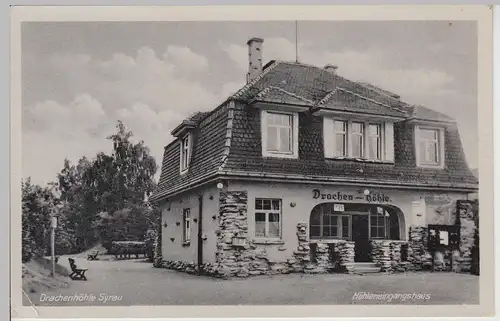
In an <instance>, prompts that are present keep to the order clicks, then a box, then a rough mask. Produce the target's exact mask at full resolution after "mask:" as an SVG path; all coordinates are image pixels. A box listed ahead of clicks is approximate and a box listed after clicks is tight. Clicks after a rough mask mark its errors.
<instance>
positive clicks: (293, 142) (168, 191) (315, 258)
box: [151, 38, 478, 276]
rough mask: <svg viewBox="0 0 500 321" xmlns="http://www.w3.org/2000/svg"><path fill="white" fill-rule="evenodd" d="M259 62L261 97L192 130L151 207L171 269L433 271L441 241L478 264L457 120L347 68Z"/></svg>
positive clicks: (211, 115)
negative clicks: (347, 74) (352, 76)
mask: <svg viewBox="0 0 500 321" xmlns="http://www.w3.org/2000/svg"><path fill="white" fill-rule="evenodd" d="M248 49H249V72H248V74H247V84H246V85H245V86H244V87H243V88H241V89H240V90H238V91H237V92H236V93H235V94H234V95H232V96H230V97H228V98H227V99H226V100H225V101H224V102H223V103H222V104H220V105H219V106H218V107H217V108H215V109H213V110H212V111H210V112H199V113H196V114H195V115H193V116H191V117H189V118H188V119H186V120H185V121H183V122H182V123H181V124H179V125H178V126H177V127H176V128H175V129H174V130H173V131H172V135H173V136H175V137H176V139H175V140H174V141H173V142H171V143H170V144H169V145H168V146H166V147H165V152H164V158H163V164H162V168H161V177H160V181H159V186H158V189H157V191H156V192H155V193H154V194H153V195H152V197H151V200H152V201H154V202H157V203H158V204H160V206H161V209H162V210H161V212H162V231H161V234H162V244H161V245H162V254H163V259H164V260H165V261H166V263H165V264H166V265H167V267H171V268H176V269H181V270H187V271H188V272H189V271H191V272H194V271H200V273H201V272H203V273H210V274H220V275H222V274H224V275H238V276H247V275H255V274H264V273H280V272H283V273H287V272H293V271H295V272H310V273H314V272H318V273H320V272H326V271H332V270H344V271H345V270H347V271H356V269H360V270H361V269H362V268H363V267H365V268H367V269H375V270H377V271H378V270H387V271H389V270H398V269H407V268H414V269H419V268H424V267H425V264H426V262H427V263H428V262H429V260H431V261H433V262H434V261H435V259H436V256H435V255H436V254H435V253H434V250H433V248H432V249H431V247H430V246H429V245H428V241H429V240H435V239H436V238H433V236H436V235H437V236H438V237H437V241H436V244H438V245H440V246H436V249H438V252H439V253H441V254H442V255H441V257H443V256H444V257H446V258H448V257H449V262H448V263H445V264H444V265H449V263H450V262H452V264H451V265H453V264H455V263H456V264H459V265H460V264H462V263H460V262H466V263H464V264H467V262H469V263H470V259H469V257H468V256H469V254H468V253H469V252H470V251H469V250H470V247H471V243H470V242H468V241H466V242H460V238H462V239H463V238H464V237H465V238H467V239H468V240H469V239H470V238H471V235H472V234H471V233H473V232H471V231H472V230H473V227H470V226H469V225H468V223H470V222H471V221H472V218H471V217H470V213H468V211H467V210H465V211H462V210H461V209H460V208H458V207H460V206H462V207H464V208H467V202H466V200H467V199H468V195H469V194H470V193H474V192H476V191H477V189H478V182H477V179H476V177H475V176H474V175H473V174H472V172H471V170H470V169H469V167H468V165H467V163H466V159H465V155H464V152H463V149H462V144H461V140H460V135H459V132H458V129H457V124H456V122H455V121H454V120H453V119H451V118H450V117H448V116H446V115H444V114H441V113H438V112H436V111H433V110H431V109H429V108H426V107H423V106H414V105H409V104H407V103H405V102H403V101H402V100H401V99H400V97H399V96H398V95H396V94H393V93H390V92H388V91H385V90H382V89H380V88H377V87H375V86H373V85H370V84H366V83H357V82H353V81H350V80H347V79H345V78H343V77H340V76H339V75H338V74H337V72H336V71H337V67H336V66H333V65H327V66H325V67H317V66H311V65H307V64H303V63H298V62H285V61H270V62H269V63H268V64H266V65H265V66H263V64H262V52H263V40H262V39H259V38H252V39H250V40H249V41H248ZM459 201H464V202H459ZM464 204H465V205H464ZM457 206H458V207H457ZM462 212H463V213H468V214H458V213H462ZM464 223H465V224H464ZM464 226H469V227H467V228H465V227H464ZM436 233H437V234H436ZM429 235H430V236H429ZM460 235H461V236H460ZM433 244H434V243H433ZM450 253H451V254H450ZM431 254H432V255H431ZM429 257H430V258H429ZM453 258H455V259H456V260H455V263H453ZM459 268H460V266H459Z"/></svg>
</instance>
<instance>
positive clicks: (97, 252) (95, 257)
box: [87, 251, 99, 261]
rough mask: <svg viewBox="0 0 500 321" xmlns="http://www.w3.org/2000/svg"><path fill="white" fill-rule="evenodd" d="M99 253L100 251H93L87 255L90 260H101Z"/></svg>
mask: <svg viewBox="0 0 500 321" xmlns="http://www.w3.org/2000/svg"><path fill="white" fill-rule="evenodd" d="M98 255H99V251H93V252H92V253H89V254H88V255H87V260H89V261H94V260H99V258H98V257H97V256H98Z"/></svg>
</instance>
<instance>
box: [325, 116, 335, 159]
mask: <svg viewBox="0 0 500 321" xmlns="http://www.w3.org/2000/svg"><path fill="white" fill-rule="evenodd" d="M323 148H324V150H325V158H334V157H335V129H334V123H333V119H332V118H329V117H323Z"/></svg>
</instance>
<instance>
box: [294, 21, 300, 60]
mask: <svg viewBox="0 0 500 321" xmlns="http://www.w3.org/2000/svg"><path fill="white" fill-rule="evenodd" d="M295 62H299V22H298V21H297V20H295Z"/></svg>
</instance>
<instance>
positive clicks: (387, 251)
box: [370, 240, 412, 272]
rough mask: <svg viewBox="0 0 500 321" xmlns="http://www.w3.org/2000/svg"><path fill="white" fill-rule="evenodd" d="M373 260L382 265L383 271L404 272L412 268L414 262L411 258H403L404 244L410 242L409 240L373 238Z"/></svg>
mask: <svg viewBox="0 0 500 321" xmlns="http://www.w3.org/2000/svg"><path fill="white" fill-rule="evenodd" d="M370 243H371V246H372V260H373V262H374V263H375V264H377V266H380V270H381V271H382V272H403V271H406V270H411V269H412V264H411V263H410V261H408V260H409V253H408V256H407V259H406V260H404V259H403V255H402V249H403V246H404V245H408V252H409V244H408V242H407V241H398V240H371V241H370Z"/></svg>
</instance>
